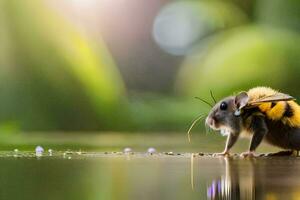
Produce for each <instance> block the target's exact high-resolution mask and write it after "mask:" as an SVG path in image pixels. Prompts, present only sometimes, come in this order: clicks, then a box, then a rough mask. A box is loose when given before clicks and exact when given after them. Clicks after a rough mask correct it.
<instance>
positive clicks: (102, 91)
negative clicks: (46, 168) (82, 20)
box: [0, 0, 125, 130]
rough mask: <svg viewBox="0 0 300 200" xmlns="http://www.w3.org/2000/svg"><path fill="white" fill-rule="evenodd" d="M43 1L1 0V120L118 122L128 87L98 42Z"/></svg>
mask: <svg viewBox="0 0 300 200" xmlns="http://www.w3.org/2000/svg"><path fill="white" fill-rule="evenodd" d="M48 7H49V6H46V5H45V4H44V3H42V1H38V0H24V1H16V0H12V1H11V0H0V27H1V31H0V43H1V46H0V56H1V57H0V66H1V67H0V90H1V93H0V106H1V108H0V110H1V112H0V120H1V123H2V124H3V127H7V126H8V125H6V124H15V126H17V127H19V128H21V129H24V130H56V129H63V130H81V129H90V130H94V129H99V128H102V129H105V128H108V127H111V126H113V124H112V120H113V119H114V120H116V118H117V116H118V115H116V113H117V111H118V110H120V109H119V107H120V104H122V102H124V101H125V98H124V87H123V83H122V81H121V78H120V76H119V74H118V72H117V70H116V68H115V66H114V63H113V61H112V59H111V58H110V55H109V54H108V52H107V50H106V48H105V47H104V44H97V46H96V45H93V43H91V42H90V41H88V40H87V38H86V37H84V36H83V35H82V34H81V33H79V32H78V31H77V30H76V29H75V28H74V27H73V26H72V25H71V24H69V23H67V22H66V21H64V20H63V18H62V17H60V16H59V15H58V14H57V13H54V12H53V11H51V10H50V9H49V8H48Z"/></svg>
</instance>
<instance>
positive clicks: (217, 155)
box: [213, 151, 229, 157]
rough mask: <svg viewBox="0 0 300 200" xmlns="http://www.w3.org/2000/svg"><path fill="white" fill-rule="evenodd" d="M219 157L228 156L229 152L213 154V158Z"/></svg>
mask: <svg viewBox="0 0 300 200" xmlns="http://www.w3.org/2000/svg"><path fill="white" fill-rule="evenodd" d="M219 156H229V152H227V151H223V152H221V153H214V154H213V157H219Z"/></svg>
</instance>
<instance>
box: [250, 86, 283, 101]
mask: <svg viewBox="0 0 300 200" xmlns="http://www.w3.org/2000/svg"><path fill="white" fill-rule="evenodd" d="M277 92H278V91H276V90H273V89H272V88H269V87H255V88H252V89H250V90H249V91H248V92H247V94H248V96H249V101H250V102H251V101H255V100H257V99H260V98H261V97H265V96H271V95H274V94H276V93H277Z"/></svg>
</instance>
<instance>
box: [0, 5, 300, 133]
mask: <svg viewBox="0 0 300 200" xmlns="http://www.w3.org/2000/svg"><path fill="white" fill-rule="evenodd" d="M299 10H300V1H298V0H255V1H254V0H243V1H239V0H219V1H218V0H194V1H186V0H185V1H183V0H182V1H171V0H151V1H149V0H130V1H111V0H99V1H97V0H89V1H83V0H82V1H81V0H43V1H42V0H22V1H18V0H0V131H1V132H2V133H15V132H33V131H34V132H45V131H46V132H55V131H81V132H85V131H118V132H124V134H125V133H130V132H142V131H147V132H157V131H167V132H182V131H186V130H187V128H188V126H189V125H190V123H191V121H192V120H193V119H194V118H195V117H196V116H197V115H199V114H201V113H207V112H208V109H209V108H208V107H207V106H206V105H203V104H202V103H201V102H200V101H197V100H195V99H194V98H193V97H195V96H199V97H202V98H205V99H207V100H208V101H211V102H212V100H211V99H210V96H209V91H210V90H212V91H213V93H214V94H215V96H216V98H217V99H220V98H222V97H223V96H227V95H230V94H232V93H233V92H236V91H240V90H247V89H248V88H251V87H254V86H259V85H265V86H270V87H274V88H276V89H279V90H281V91H283V92H286V93H289V94H291V95H293V96H295V97H300V90H299V88H298V85H299V84H300V79H299V77H300V45H299V44H300V35H299V31H300V12H299ZM197 128H198V130H203V123H200V125H199V126H198V127H197Z"/></svg>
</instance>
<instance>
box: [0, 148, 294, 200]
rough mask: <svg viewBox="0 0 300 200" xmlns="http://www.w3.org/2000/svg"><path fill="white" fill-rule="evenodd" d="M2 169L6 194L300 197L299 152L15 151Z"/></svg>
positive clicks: (0, 157)
mask: <svg viewBox="0 0 300 200" xmlns="http://www.w3.org/2000/svg"><path fill="white" fill-rule="evenodd" d="M0 173H1V176H0V199H23V200H27V199H28V200H29V199H30V200H32V199H64V200H68V199H70V200H71V199H72V200H77V199H78V200H79V199H80V200H81V199H86V200H96V199H105V200H106V199H108V200H109V199H122V200H123V199H124V200H127V199H128V200H129V199H130V200H132V199H133V200H134V199H138V200H143V199H149V200H150V199H151V200H153V199H157V200H160V199H162V200H168V199H198V200H199V199H267V200H276V199H278V200H279V199H300V178H299V177H300V158H299V157H259V158H252V159H242V158H240V157H239V156H233V157H231V158H223V157H212V156H211V155H210V154H202V153H201V154H200V155H199V154H198V153H177V152H153V153H152V154H151V153H145V152H141V153H138V152H132V151H131V149H127V153H124V152H90V151H89V152H84V151H54V150H50V152H49V151H48V150H45V151H44V152H43V153H40V152H21V151H17V150H15V151H8V152H2V153H0Z"/></svg>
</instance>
